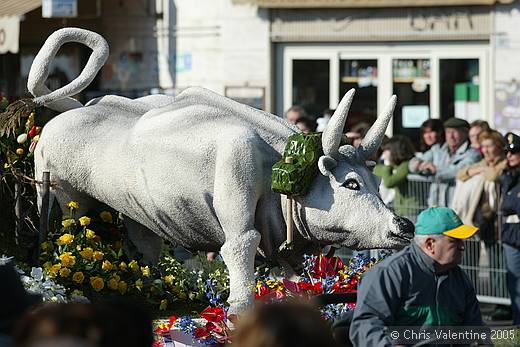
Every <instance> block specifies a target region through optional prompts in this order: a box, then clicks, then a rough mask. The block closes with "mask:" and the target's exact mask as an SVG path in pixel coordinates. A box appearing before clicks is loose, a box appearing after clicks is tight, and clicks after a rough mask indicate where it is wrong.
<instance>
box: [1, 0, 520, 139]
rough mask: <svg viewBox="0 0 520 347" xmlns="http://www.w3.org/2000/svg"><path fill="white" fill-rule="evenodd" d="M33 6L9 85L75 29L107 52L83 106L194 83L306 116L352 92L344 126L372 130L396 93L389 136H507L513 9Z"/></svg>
mask: <svg viewBox="0 0 520 347" xmlns="http://www.w3.org/2000/svg"><path fill="white" fill-rule="evenodd" d="M6 1H7V2H13V3H16V4H20V3H22V2H21V1H17V0H6ZM35 1H36V0H24V1H23V2H35ZM36 2H38V1H36ZM34 6H35V4H31V7H30V10H29V12H28V13H26V14H25V16H24V19H22V20H21V22H20V33H19V36H20V37H19V52H18V53H17V55H18V56H14V58H13V55H12V53H7V55H5V54H0V57H1V58H2V59H3V62H4V63H3V66H4V67H6V66H7V68H5V69H3V71H4V72H5V71H8V72H9V71H10V72H11V75H12V71H13V69H12V68H9V67H13V66H14V67H15V69H14V70H16V68H17V69H18V70H19V74H18V75H19V76H21V77H20V79H21V80H20V81H19V82H18V83H17V85H18V86H23V85H24V83H25V80H24V78H26V76H27V74H28V69H29V67H30V64H31V62H32V59H33V58H34V55H35V54H36V52H37V51H38V49H39V47H41V45H42V44H43V41H44V40H45V38H46V37H47V36H48V35H50V33H52V32H53V31H54V30H56V29H58V28H60V27H66V26H78V27H84V28H87V29H91V30H94V31H97V32H99V33H100V34H102V35H103V36H104V37H105V38H106V39H107V40H108V42H109V45H110V48H111V54H110V57H109V60H108V62H107V64H106V65H105V67H104V68H103V70H102V72H101V73H100V74H99V76H98V77H97V78H96V80H95V82H94V84H93V85H92V86H90V87H89V90H88V91H87V93H86V95H85V96H84V98H85V99H89V98H91V97H93V96H97V95H101V94H106V93H116V94H122V95H127V96H130V97H135V96H140V95H143V94H147V93H154V92H163V93H168V94H175V93H177V92H178V91H180V90H182V89H184V88H186V87H188V86H193V85H198V86H203V87H206V88H209V89H212V90H214V91H216V92H218V93H221V94H223V95H226V96H228V97H231V98H233V99H236V100H238V101H241V102H244V103H247V104H250V105H252V106H255V107H258V108H262V109H265V110H267V111H270V112H273V113H275V114H278V115H282V114H283V113H284V110H286V109H288V108H289V107H290V106H291V105H294V104H299V105H302V106H304V107H305V108H306V110H307V111H308V113H309V114H310V115H311V116H313V117H318V116H321V114H322V112H323V111H324V110H325V109H327V108H332V109H333V108H335V107H336V105H337V103H338V101H339V100H340V98H341V96H342V95H343V94H344V93H345V92H346V91H347V90H348V89H350V88H356V90H357V94H356V97H355V100H354V102H353V104H352V108H351V113H350V117H349V124H353V123H356V122H360V121H366V122H369V123H370V122H372V121H373V120H374V119H375V117H376V115H377V113H378V111H380V110H381V109H382V108H383V107H384V105H385V103H386V101H387V100H388V98H389V97H390V96H391V95H393V94H396V95H397V96H398V99H399V103H398V105H397V108H396V111H395V115H394V119H393V123H392V126H391V127H389V133H390V134H393V133H400V134H407V135H409V136H412V137H417V136H418V135H417V128H418V126H419V125H420V124H421V123H422V122H423V121H424V120H425V119H427V118H441V119H446V118H449V117H451V116H458V117H461V118H465V119H467V120H468V121H472V120H476V119H484V120H487V121H488V122H490V124H491V125H492V126H494V127H496V128H497V129H498V130H500V131H502V132H504V131H509V130H516V131H519V130H520V88H519V83H518V81H520V58H518V57H520V54H519V53H520V31H519V30H517V26H518V23H519V20H520V3H519V1H518V0H498V1H497V0H459V1H455V0H423V1H411V0H363V1H360V0H313V1H310V0H197V1H193V0H147V1H143V0H128V1H126V0H125V1H119V0H96V1H85V0H77V6H78V14H77V17H76V18H67V19H62V18H42V15H41V14H42V12H41V8H37V9H34ZM28 8H29V7H28ZM1 10H2V6H0V24H1V19H2V13H1ZM0 39H1V35H0ZM0 43H1V42H0ZM80 46H81V45H76V46H74V45H71V46H70V47H64V49H63V50H62V52H61V53H60V55H59V56H58V58H57V59H56V63H55V66H53V71H54V70H56V73H55V74H53V81H54V82H53V83H54V84H55V85H56V86H58V85H60V84H62V83H64V81H69V80H71V79H72V78H74V76H77V74H78V73H79V71H80V69H81V66H82V65H83V64H84V63H85V61H86V59H88V55H89V51H88V49H85V48H82V47H80ZM0 53H1V52H0ZM15 63H17V64H19V66H18V67H16V64H15ZM4 75H5V73H4ZM0 80H3V81H6V79H5V76H0ZM51 82H52V81H51ZM5 84H6V83H4V85H5ZM10 85H11V86H12V85H13V83H10ZM20 88H21V87H20ZM20 88H19V89H20ZM11 89H12V88H11Z"/></svg>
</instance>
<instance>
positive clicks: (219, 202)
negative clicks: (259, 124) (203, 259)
mask: <svg viewBox="0 0 520 347" xmlns="http://www.w3.org/2000/svg"><path fill="white" fill-rule="evenodd" d="M232 130H233V133H232V134H230V135H232V137H229V136H225V135H222V139H223V140H222V142H221V143H219V145H218V150H217V159H216V162H215V185H214V187H215V188H214V199H213V204H214V207H215V213H216V215H217V218H218V220H219V222H220V225H221V226H222V230H223V232H224V235H225V238H226V239H225V241H224V244H223V245H222V248H221V250H220V252H221V254H222V258H223V259H224V262H225V263H226V265H227V267H228V270H229V289H230V294H229V299H228V302H229V304H230V305H231V307H230V312H231V313H240V312H242V311H244V310H245V309H247V308H248V307H250V306H251V304H252V303H253V285H254V280H255V278H254V260H255V254H256V250H257V247H258V245H259V244H260V233H259V232H258V231H257V230H256V229H255V226H254V224H255V223H254V221H255V211H256V204H257V201H258V199H257V196H258V195H257V194H258V192H257V189H258V187H259V184H257V181H258V175H260V176H261V175H262V172H261V169H260V165H259V163H258V160H259V158H261V157H262V156H261V154H259V153H258V152H257V151H256V147H257V146H256V145H255V137H254V135H253V134H250V133H248V132H241V131H240V129H238V130H237V129H232Z"/></svg>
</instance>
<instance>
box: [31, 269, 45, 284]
mask: <svg viewBox="0 0 520 347" xmlns="http://www.w3.org/2000/svg"><path fill="white" fill-rule="evenodd" d="M31 277H32V278H34V279H35V280H36V281H42V280H43V269H42V268H41V267H33V268H32V269H31Z"/></svg>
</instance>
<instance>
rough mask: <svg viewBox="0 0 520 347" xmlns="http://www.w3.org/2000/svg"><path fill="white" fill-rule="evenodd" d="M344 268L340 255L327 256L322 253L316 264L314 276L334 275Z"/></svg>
mask: <svg viewBox="0 0 520 347" xmlns="http://www.w3.org/2000/svg"><path fill="white" fill-rule="evenodd" d="M342 268H343V262H342V261H341V259H340V258H338V257H332V258H327V257H325V256H324V255H323V254H320V255H319V256H318V258H317V261H316V264H315V265H314V269H313V270H314V271H313V272H314V277H315V278H325V277H326V276H329V277H333V276H335V275H336V273H337V272H338V271H339V270H341V269H342Z"/></svg>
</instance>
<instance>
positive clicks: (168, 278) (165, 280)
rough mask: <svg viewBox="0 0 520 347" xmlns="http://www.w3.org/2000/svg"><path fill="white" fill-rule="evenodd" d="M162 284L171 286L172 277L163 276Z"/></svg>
mask: <svg viewBox="0 0 520 347" xmlns="http://www.w3.org/2000/svg"><path fill="white" fill-rule="evenodd" d="M164 282H166V283H168V284H169V285H172V284H173V276H172V275H168V276H164Z"/></svg>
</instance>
